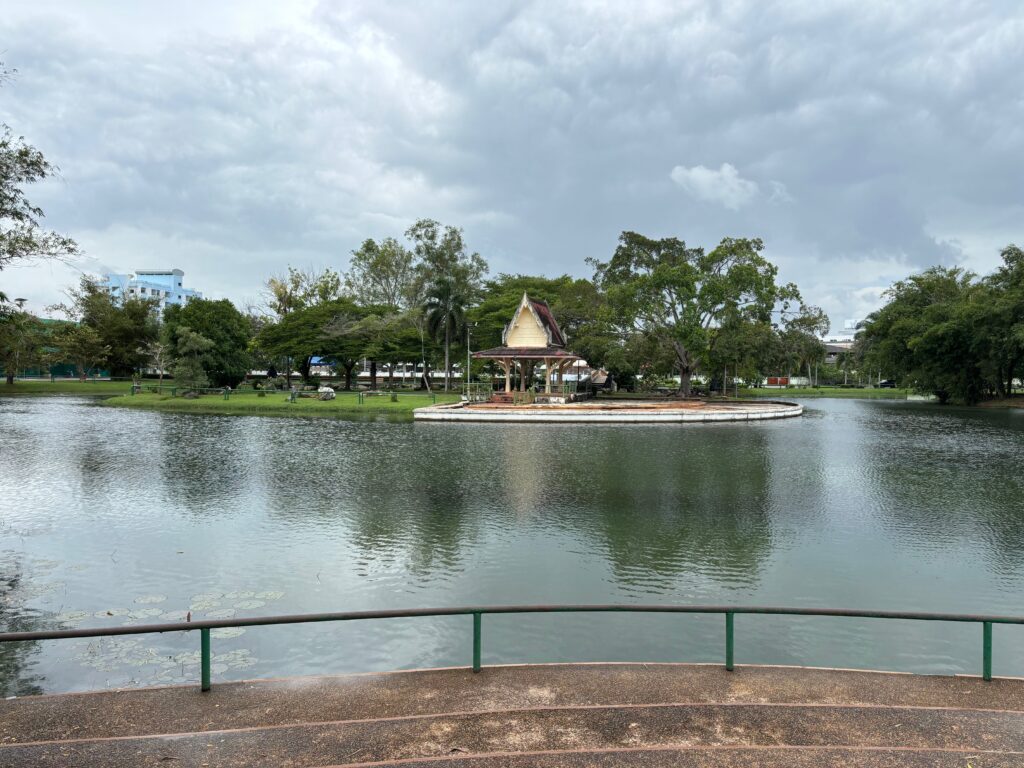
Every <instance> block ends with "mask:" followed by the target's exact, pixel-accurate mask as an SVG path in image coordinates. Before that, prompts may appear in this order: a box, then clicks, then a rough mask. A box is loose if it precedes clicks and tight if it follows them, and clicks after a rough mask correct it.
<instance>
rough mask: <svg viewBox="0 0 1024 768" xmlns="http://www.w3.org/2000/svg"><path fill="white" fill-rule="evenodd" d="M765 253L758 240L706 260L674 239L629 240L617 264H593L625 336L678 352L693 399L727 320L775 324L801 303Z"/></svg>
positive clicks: (683, 390)
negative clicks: (694, 385) (694, 380)
mask: <svg viewBox="0 0 1024 768" xmlns="http://www.w3.org/2000/svg"><path fill="white" fill-rule="evenodd" d="M763 248H764V245H763V244H762V242H761V241H760V240H758V239H745V238H738V239H737V238H726V239H724V240H722V242H721V243H719V244H718V246H717V247H716V248H714V249H713V250H712V251H710V252H708V253H705V252H704V249H703V248H687V247H686V243H685V242H683V241H682V240H679V239H677V238H674V237H669V238H663V239H660V240H655V239H652V238H648V237H644V236H643V235H640V234H637V233H635V232H623V233H622V235H621V236H620V237H619V246H618V248H616V250H615V253H614V255H613V256H612V258H611V259H610V260H609V261H607V262H599V261H595V260H590V263H591V264H592V265H593V267H594V282H595V283H596V284H597V286H598V287H599V288H600V289H601V290H602V291H604V293H605V294H606V295H607V297H608V302H609V305H610V307H611V311H612V316H613V317H614V322H615V323H616V324H617V325H618V326H619V329H620V332H621V333H622V335H623V336H624V337H625V336H629V335H631V334H636V333H639V334H641V335H643V336H645V337H648V338H651V339H654V340H656V341H657V343H658V344H659V345H660V346H661V347H662V348H663V349H664V350H666V351H670V352H671V355H672V357H673V360H674V366H675V368H676V370H677V371H678V372H679V375H680V385H679V392H680V394H684V395H686V394H689V392H690V380H691V377H692V376H693V374H694V373H695V372H696V371H697V370H698V369H699V367H700V365H701V363H702V361H703V360H704V359H705V358H706V356H707V353H708V350H709V348H710V343H711V339H712V337H713V336H714V334H715V333H716V332H717V328H718V327H719V326H720V325H721V323H722V322H723V320H724V319H725V318H726V317H727V316H732V317H735V316H742V317H744V318H745V319H747V320H749V321H752V322H761V323H764V322H769V321H770V319H771V315H772V311H773V309H775V307H776V305H779V304H781V305H782V309H783V310H784V311H785V310H788V309H789V305H790V303H791V302H793V301H797V300H799V292H798V291H797V289H796V286H794V285H792V284H788V285H782V286H780V285H778V284H777V283H776V281H775V278H776V275H777V273H778V270H777V268H776V267H775V265H773V264H771V263H770V262H769V261H768V260H767V259H765V258H764V257H763V256H762V255H761V251H762V250H763Z"/></svg>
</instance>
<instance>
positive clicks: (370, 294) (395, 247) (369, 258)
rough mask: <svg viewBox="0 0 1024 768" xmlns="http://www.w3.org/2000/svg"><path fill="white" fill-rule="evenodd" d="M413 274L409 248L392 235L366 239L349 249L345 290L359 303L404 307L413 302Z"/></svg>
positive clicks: (413, 265)
mask: <svg viewBox="0 0 1024 768" xmlns="http://www.w3.org/2000/svg"><path fill="white" fill-rule="evenodd" d="M416 277H417V275H416V264H415V255H414V254H413V252H412V251H410V250H409V249H408V248H406V247H405V246H404V245H402V244H401V243H399V242H398V241H397V240H396V239H395V238H393V237H387V238H385V239H384V240H382V241H381V242H379V243H378V242H377V241H375V240H372V239H368V240H365V241H364V242H363V244H362V245H361V246H360V247H359V249H358V250H356V251H353V252H352V258H351V260H350V261H349V270H348V272H346V273H345V293H346V294H348V295H349V296H351V297H352V298H353V299H354V300H355V301H356V303H358V304H362V305H363V306H375V305H379V306H384V307H391V308H393V309H399V310H405V309H409V308H410V307H412V306H414V305H415V303H416V282H417V280H416Z"/></svg>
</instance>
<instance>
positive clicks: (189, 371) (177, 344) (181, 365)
mask: <svg viewBox="0 0 1024 768" xmlns="http://www.w3.org/2000/svg"><path fill="white" fill-rule="evenodd" d="M216 346H217V345H216V343H215V342H214V341H213V340H212V339H208V338H206V337H205V336H203V335H202V334H201V333H196V332H195V331H193V330H192V329H191V328H189V327H188V326H187V325H177V326H175V328H174V357H173V358H172V361H171V373H173V374H174V381H175V382H177V383H178V384H179V385H180V386H181V387H183V388H184V389H185V390H187V391H189V392H195V391H197V390H200V389H203V388H204V387H206V386H207V385H208V384H209V383H210V381H209V378H208V377H207V375H206V369H205V367H204V363H203V358H204V356H205V355H207V354H209V353H210V352H211V351H213V349H214V347H216Z"/></svg>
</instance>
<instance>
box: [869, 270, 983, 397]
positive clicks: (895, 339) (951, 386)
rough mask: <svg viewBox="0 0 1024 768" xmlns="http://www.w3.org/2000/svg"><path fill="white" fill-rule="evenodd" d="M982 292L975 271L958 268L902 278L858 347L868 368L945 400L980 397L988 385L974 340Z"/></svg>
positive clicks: (870, 318)
mask: <svg viewBox="0 0 1024 768" xmlns="http://www.w3.org/2000/svg"><path fill="white" fill-rule="evenodd" d="M979 295H980V294H979V292H978V289H977V285H976V283H975V276H974V275H973V274H972V273H971V272H966V271H964V270H963V269H960V268H958V267H956V268H947V267H932V268H931V269H928V270H925V271H924V272H922V273H921V274H918V275H912V276H911V277H909V278H907V279H906V280H901V281H899V282H897V283H895V284H894V285H893V286H892V288H890V289H889V290H888V291H887V292H886V297H887V298H888V300H889V301H888V303H887V304H886V305H885V306H884V307H882V308H881V309H880V310H878V311H877V312H874V313H872V314H871V315H870V316H869V317H868V319H867V321H866V322H865V325H864V329H863V330H862V331H861V332H860V333H859V334H858V337H857V346H858V348H859V349H858V352H859V354H861V355H863V359H864V362H865V364H866V365H868V366H869V368H870V369H872V370H877V371H885V373H886V375H887V376H889V377H890V378H895V379H897V380H899V381H901V382H903V383H905V384H908V385H910V386H912V387H913V388H915V389H917V390H918V391H923V392H933V393H934V394H936V395H937V396H938V398H939V400H941V401H943V402H945V401H946V400H949V399H953V400H959V401H961V402H966V403H974V402H977V401H978V400H979V399H980V398H981V396H982V395H983V394H984V390H985V383H984V377H983V363H984V359H983V356H982V355H980V354H979V352H978V349H977V346H976V345H975V344H974V343H973V341H974V339H975V337H976V334H977V325H976V323H975V322H974V316H975V315H976V307H977V302H976V301H975V300H976V299H977V298H978V296H979Z"/></svg>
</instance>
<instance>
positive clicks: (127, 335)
mask: <svg viewBox="0 0 1024 768" xmlns="http://www.w3.org/2000/svg"><path fill="white" fill-rule="evenodd" d="M67 295H68V299H69V301H68V302H66V303H63V304H58V305H55V306H53V307H51V309H53V310H57V311H59V312H62V313H63V314H64V315H65V316H67V318H68V319H69V320H73V321H74V322H77V323H81V324H82V325H87V326H89V327H90V328H92V329H93V330H95V331H96V333H97V334H99V337H100V340H101V341H102V343H103V344H104V345H105V346H107V347H108V348H109V349H110V353H109V355H108V357H107V361H106V362H107V365H108V366H109V367H110V370H111V373H112V374H113V375H114V376H127V375H130V374H132V373H134V372H135V371H137V370H138V369H139V368H141V367H142V366H143V365H144V364H145V362H146V356H145V354H144V353H143V352H142V351H141V349H142V348H144V347H145V346H147V345H148V344H150V343H152V342H154V341H155V340H156V339H157V336H158V335H159V329H158V321H157V308H156V301H155V300H154V299H142V298H134V297H129V298H124V297H118V296H113V295H112V294H111V293H110V291H108V290H107V289H106V288H105V287H103V285H102V284H101V283H100V282H99V281H98V280H97V279H96V278H95V277H93V276H91V275H82V278H81V281H80V282H79V285H78V287H77V288H72V289H70V290H69V291H68V292H67Z"/></svg>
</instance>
